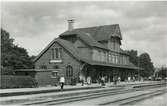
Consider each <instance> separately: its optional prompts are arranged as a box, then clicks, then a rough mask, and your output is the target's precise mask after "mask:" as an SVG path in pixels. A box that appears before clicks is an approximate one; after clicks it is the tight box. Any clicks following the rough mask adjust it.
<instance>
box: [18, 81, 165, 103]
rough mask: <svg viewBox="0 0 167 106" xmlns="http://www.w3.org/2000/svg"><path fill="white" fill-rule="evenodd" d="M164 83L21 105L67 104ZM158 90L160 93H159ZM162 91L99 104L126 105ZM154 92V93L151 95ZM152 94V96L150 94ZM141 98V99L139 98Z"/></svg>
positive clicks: (148, 88)
mask: <svg viewBox="0 0 167 106" xmlns="http://www.w3.org/2000/svg"><path fill="white" fill-rule="evenodd" d="M163 86H165V85H163ZM163 86H162V85H159V84H158V85H152V86H146V87H138V88H132V89H120V90H114V91H111V90H108V91H107V90H106V91H103V92H93V93H89V94H81V95H72V96H67V97H60V98H54V97H53V98H50V99H49V100H46V99H45V100H40V101H35V102H29V103H23V104H21V105H61V104H66V103H71V102H76V101H83V100H90V99H96V98H100V97H105V96H111V95H119V94H126V93H131V92H136V91H144V90H150V89H155V88H159V87H163ZM157 92H158V93H157ZM162 92H163V93H164V92H166V90H162V91H160V90H159V91H155V92H151V93H147V94H143V95H142V94H141V95H137V96H135V97H129V98H124V99H122V100H121V99H120V100H117V101H110V102H107V103H103V104H99V105H108V104H113V103H118V104H119V102H121V103H120V104H121V105H126V104H128V103H133V102H136V101H139V100H142V99H143V98H149V97H151V96H154V95H158V94H162ZM151 94H152V95H151ZM149 95H151V96H149ZM139 98H140V99H139Z"/></svg>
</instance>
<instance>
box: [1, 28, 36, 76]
mask: <svg viewBox="0 0 167 106" xmlns="http://www.w3.org/2000/svg"><path fill="white" fill-rule="evenodd" d="M13 41H14V39H12V38H10V34H9V33H8V32H7V31H5V30H3V29H1V71H2V74H12V72H13V70H14V69H22V68H24V69H25V68H33V61H32V59H31V57H30V56H29V55H28V53H27V51H26V49H24V48H22V47H18V46H17V45H15V44H14V43H13Z"/></svg>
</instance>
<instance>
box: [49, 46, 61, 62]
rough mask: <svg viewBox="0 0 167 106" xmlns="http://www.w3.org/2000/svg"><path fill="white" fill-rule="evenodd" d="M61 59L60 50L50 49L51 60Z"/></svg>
mask: <svg viewBox="0 0 167 106" xmlns="http://www.w3.org/2000/svg"><path fill="white" fill-rule="evenodd" d="M61 57H62V48H52V49H51V59H52V60H55V59H61Z"/></svg>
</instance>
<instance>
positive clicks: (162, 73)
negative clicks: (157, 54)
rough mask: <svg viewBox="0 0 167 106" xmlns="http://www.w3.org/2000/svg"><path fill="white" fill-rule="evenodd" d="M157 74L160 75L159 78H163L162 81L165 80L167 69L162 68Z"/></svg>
mask: <svg viewBox="0 0 167 106" xmlns="http://www.w3.org/2000/svg"><path fill="white" fill-rule="evenodd" d="M157 73H158V77H161V78H162V79H164V78H165V77H167V67H161V68H160V70H159V71H158V72H157Z"/></svg>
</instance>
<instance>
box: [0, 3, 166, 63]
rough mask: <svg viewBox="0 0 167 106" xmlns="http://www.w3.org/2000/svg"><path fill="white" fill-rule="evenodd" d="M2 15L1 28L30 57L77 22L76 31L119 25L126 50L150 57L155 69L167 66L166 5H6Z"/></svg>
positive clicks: (123, 46) (3, 4) (3, 6)
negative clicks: (85, 28)
mask: <svg viewBox="0 0 167 106" xmlns="http://www.w3.org/2000/svg"><path fill="white" fill-rule="evenodd" d="M1 12H2V22H1V23H2V27H3V28H4V29H5V30H7V31H8V32H9V33H10V34H11V37H12V38H14V39H15V42H14V43H15V44H17V45H19V46H21V47H24V48H26V49H27V51H28V53H29V55H37V54H38V53H39V52H40V51H41V50H42V49H43V48H44V47H45V46H46V45H47V44H48V43H49V42H50V41H52V40H53V39H54V38H55V37H58V35H59V34H61V33H62V32H64V31H65V30H67V19H71V18H74V19H75V28H79V27H90V26H99V25H109V24H119V25H120V28H121V32H122V35H123V41H122V48H123V49H129V50H130V49H135V50H138V52H139V54H140V53H143V52H147V53H149V54H150V56H151V59H152V61H153V62H154V65H155V66H161V65H165V64H166V63H167V44H166V42H167V21H166V19H167V2H158V1H156V2H120V1H119V2H3V3H2V11H1Z"/></svg>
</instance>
